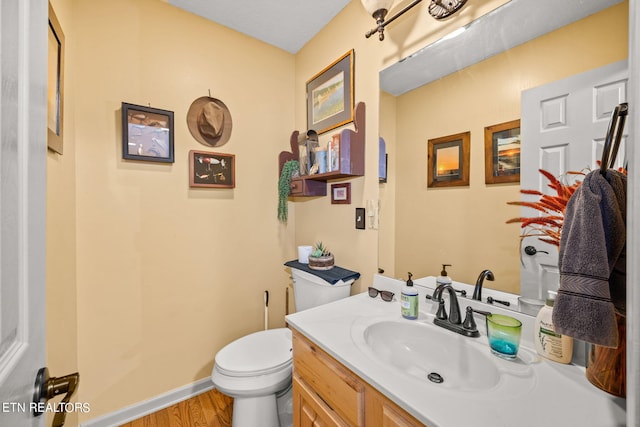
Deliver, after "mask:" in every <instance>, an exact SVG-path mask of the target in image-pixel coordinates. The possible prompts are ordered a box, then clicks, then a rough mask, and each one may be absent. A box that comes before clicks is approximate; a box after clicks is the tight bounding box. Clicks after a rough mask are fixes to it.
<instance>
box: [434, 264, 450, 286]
mask: <svg viewBox="0 0 640 427" xmlns="http://www.w3.org/2000/svg"><path fill="white" fill-rule="evenodd" d="M447 267H451V264H442V271H441V272H440V275H439V276H438V277H436V286H439V285H446V284H449V285H450V284H451V283H452V282H453V281H452V280H451V277H449V276H447Z"/></svg>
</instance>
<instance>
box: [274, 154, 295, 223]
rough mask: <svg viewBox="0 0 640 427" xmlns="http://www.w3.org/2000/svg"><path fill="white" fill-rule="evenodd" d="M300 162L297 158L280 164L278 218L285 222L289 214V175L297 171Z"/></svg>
mask: <svg viewBox="0 0 640 427" xmlns="http://www.w3.org/2000/svg"><path fill="white" fill-rule="evenodd" d="M299 167H300V164H299V163H298V161H297V160H289V161H287V162H286V163H285V164H284V165H283V166H282V173H281V174H280V179H279V180H278V220H279V221H280V222H284V223H285V224H286V223H287V218H288V215H289V211H288V207H287V199H288V198H289V191H290V189H291V177H292V176H293V174H294V172H296V171H298V168H299Z"/></svg>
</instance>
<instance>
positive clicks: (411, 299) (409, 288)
mask: <svg viewBox="0 0 640 427" xmlns="http://www.w3.org/2000/svg"><path fill="white" fill-rule="evenodd" d="M408 276H409V279H407V284H406V285H405V286H403V287H402V292H401V295H400V310H401V313H402V317H404V318H405V319H412V320H413V319H417V318H418V290H417V289H416V288H415V286H413V280H411V277H412V276H413V274H411V273H408Z"/></svg>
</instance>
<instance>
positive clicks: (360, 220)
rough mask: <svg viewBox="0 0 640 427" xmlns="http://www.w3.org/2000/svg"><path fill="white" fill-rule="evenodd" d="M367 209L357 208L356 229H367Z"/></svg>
mask: <svg viewBox="0 0 640 427" xmlns="http://www.w3.org/2000/svg"><path fill="white" fill-rule="evenodd" d="M364 225H365V209H364V208H356V229H358V230H364V228H365V226H364Z"/></svg>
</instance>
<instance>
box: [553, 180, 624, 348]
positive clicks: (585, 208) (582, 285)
mask: <svg viewBox="0 0 640 427" xmlns="http://www.w3.org/2000/svg"><path fill="white" fill-rule="evenodd" d="M626 190H627V177H626V175H624V174H622V173H620V172H617V171H615V170H612V169H609V170H607V171H606V174H605V175H603V174H602V173H601V172H600V170H599V169H598V170H595V171H593V172H590V173H589V174H587V175H586V176H585V179H584V181H583V182H582V185H580V186H579V187H578V189H577V190H576V191H575V193H574V194H573V195H572V196H571V198H570V199H569V202H568V203H567V208H566V211H565V217H564V224H563V226H562V233H561V237H560V256H559V259H558V267H559V269H560V288H559V289H558V295H557V298H556V301H555V304H554V308H553V324H554V326H555V328H556V330H557V331H558V332H559V333H561V334H565V335H569V336H572V337H574V338H577V339H580V340H583V341H587V342H591V343H594V344H598V345H601V346H605V347H617V345H618V330H617V326H616V319H615V310H616V308H617V309H618V310H619V311H621V312H624V306H625V299H626V275H625V256H624V254H625V244H626V193H627V191H626ZM612 297H614V298H615V300H613V299H612Z"/></svg>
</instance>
